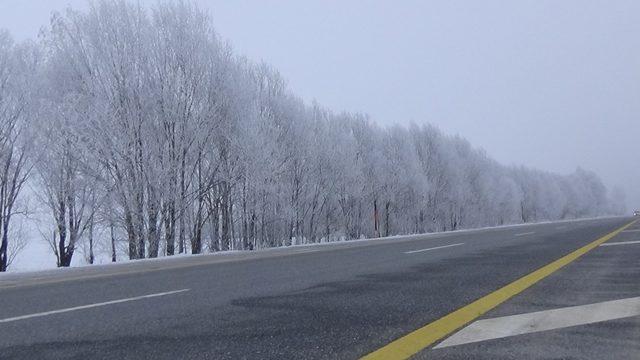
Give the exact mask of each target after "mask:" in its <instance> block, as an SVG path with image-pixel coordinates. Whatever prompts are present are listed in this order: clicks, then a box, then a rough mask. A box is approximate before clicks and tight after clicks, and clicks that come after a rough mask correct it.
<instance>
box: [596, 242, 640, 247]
mask: <svg viewBox="0 0 640 360" xmlns="http://www.w3.org/2000/svg"><path fill="white" fill-rule="evenodd" d="M631 244H640V241H620V242H606V243H604V244H600V246H616V245H631Z"/></svg>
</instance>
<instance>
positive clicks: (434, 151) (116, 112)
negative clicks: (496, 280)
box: [0, 0, 614, 271]
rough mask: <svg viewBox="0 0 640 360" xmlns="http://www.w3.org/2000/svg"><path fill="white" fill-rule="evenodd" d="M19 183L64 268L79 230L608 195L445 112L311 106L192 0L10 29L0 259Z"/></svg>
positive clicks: (2, 69)
mask: <svg viewBox="0 0 640 360" xmlns="http://www.w3.org/2000/svg"><path fill="white" fill-rule="evenodd" d="M25 184H29V185H31V186H30V191H28V193H27V191H23V192H22V197H25V198H26V197H31V198H35V199H37V200H38V201H39V203H41V204H42V205H44V206H45V208H46V209H47V213H48V214H49V216H50V220H51V223H50V224H51V225H52V227H51V226H50V227H51V228H52V229H53V230H51V231H44V232H43V234H44V235H45V237H46V238H47V239H48V240H49V241H50V242H51V244H52V250H53V251H54V253H55V254H56V257H57V259H58V265H59V266H69V264H70V263H71V259H72V257H73V255H74V251H75V250H76V249H77V248H79V246H80V244H81V243H82V244H84V246H86V247H87V248H88V252H87V254H85V255H87V259H88V261H89V262H93V261H94V243H97V244H100V245H101V248H106V249H108V252H109V255H110V256H111V258H112V260H113V261H115V260H116V257H117V256H118V254H120V253H123V252H124V253H126V254H127V255H128V257H129V258H130V259H139V258H145V257H157V256H161V255H174V254H175V253H184V252H190V253H193V254H197V253H200V252H203V251H205V250H207V251H224V250H230V249H255V248H264V247H273V246H281V245H290V244H301V243H313V242H326V241H336V240H343V239H354V238H360V237H374V236H387V235H393V234H405V233H421V232H432V231H447V230H455V229H460V228H471V227H478V226H488V225H500V224H508V223H520V222H533V221H539V220H554V219H568V218H578V217H586V216H595V215H601V214H606V213H611V212H612V211H614V204H612V202H611V201H610V200H609V199H608V196H607V190H606V189H605V187H604V186H603V185H602V183H601V181H600V180H599V179H598V177H597V176H596V175H594V174H593V173H590V172H587V171H584V170H578V171H576V172H575V173H574V174H571V175H569V176H560V175H556V174H551V173H546V172H542V171H537V170H531V169H527V168H523V167H518V168H516V167H505V166H502V165H500V164H498V163H496V162H495V161H493V160H492V159H490V158H489V157H488V156H487V155H486V154H485V153H484V152H483V151H481V150H477V149H474V148H472V147H471V146H470V144H469V143H468V142H467V141H466V140H464V139H462V138H460V137H451V136H447V135H444V134H442V133H441V132H440V131H439V130H438V129H437V128H435V127H433V126H426V125H425V126H418V125H413V126H411V127H410V128H405V127H399V126H396V127H390V128H381V127H378V126H376V125H375V124H373V123H372V122H371V121H369V119H368V118H367V117H366V116H365V115H361V114H349V113H340V114H336V113H333V112H331V111H329V110H327V109H326V108H323V107H321V106H320V105H318V104H315V103H314V104H311V105H307V104H305V103H303V101H302V100H301V99H300V98H298V97H296V96H295V95H294V94H292V93H291V92H290V91H288V90H287V87H286V84H285V81H284V80H283V79H282V78H281V77H280V75H279V74H278V73H277V72H276V71H275V70H274V69H272V68H270V67H269V66H267V65H265V64H254V63H252V62H250V61H248V60H246V59H244V58H242V57H239V56H237V55H234V54H233V52H232V51H231V49H230V47H229V46H228V45H227V44H225V43H224V42H223V41H221V40H220V39H219V38H218V37H217V35H216V33H215V32H214V30H213V29H212V27H211V22H210V20H209V18H208V17H207V15H206V14H205V13H203V12H202V11H201V10H199V9H198V8H196V7H195V6H193V5H192V4H190V3H187V2H182V1H176V2H161V3H159V4H157V5H155V6H152V7H151V8H143V7H141V6H140V5H139V4H135V3H130V2H127V1H116V0H114V1H106V0H105V1H97V2H95V3H94V4H93V5H92V6H91V7H90V9H89V10H88V11H86V12H77V11H74V10H67V11H66V12H65V13H64V14H55V15H54V16H53V17H52V21H51V24H50V26H48V27H47V28H46V29H44V30H43V32H42V36H41V39H40V41H39V42H38V43H27V44H14V43H13V42H12V41H11V39H10V36H9V35H8V34H7V33H2V34H1V35H0V234H1V235H2V248H0V271H4V270H6V266H7V264H8V262H9V254H10V253H11V252H10V251H8V248H9V245H8V244H9V243H10V242H11V239H10V235H11V226H10V223H11V220H12V216H14V215H15V214H17V213H20V212H21V211H23V210H24V209H21V206H20V202H19V199H20V196H18V195H19V194H21V192H20V190H23V188H24V187H25ZM122 245H124V248H123V249H121V248H120V247H121V246H122Z"/></svg>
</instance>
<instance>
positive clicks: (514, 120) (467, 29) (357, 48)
mask: <svg viewBox="0 0 640 360" xmlns="http://www.w3.org/2000/svg"><path fill="white" fill-rule="evenodd" d="M197 2H198V3H199V4H200V5H201V6H202V7H204V8H207V9H209V10H210V12H211V15H212V17H213V19H214V21H215V26H216V28H217V31H218V33H219V34H220V36H221V37H222V38H224V39H228V40H229V41H230V42H231V43H232V44H233V46H234V48H235V49H236V50H237V52H239V53H241V54H245V55H246V56H247V57H249V58H251V59H264V60H265V61H266V62H268V63H270V64H272V65H273V66H274V67H275V68H277V69H278V70H279V71H280V72H281V73H282V74H283V75H284V77H285V78H287V79H288V81H289V85H290V87H291V88H292V90H293V91H294V92H295V93H297V94H299V95H301V96H302V97H303V98H304V99H306V100H308V101H311V100H314V99H316V100H317V101H318V102H319V103H321V104H323V105H325V106H328V107H329V108H332V109H334V110H336V111H338V110H343V109H344V110H349V111H362V112H366V113H368V114H370V115H371V117H372V119H373V120H375V121H377V122H379V123H381V124H394V123H402V124H408V123H410V122H415V123H426V122H428V123H433V124H435V125H437V126H438V127H440V128H441V129H442V130H444V131H445V132H448V133H459V134H460V135H462V136H464V137H465V138H467V139H469V140H470V141H471V143H472V144H474V145H475V146H480V147H482V148H484V149H486V150H487V152H488V153H489V154H490V155H491V156H492V157H494V158H496V159H497V160H499V161H501V162H503V163H507V164H509V163H515V164H524V165H527V166H532V167H536V168H540V169H545V170H550V171H556V172H561V173H569V172H572V171H573V170H575V168H576V167H578V166H580V167H584V168H587V169H591V170H594V171H596V172H597V173H598V174H599V175H600V176H601V177H602V178H603V179H604V180H605V182H606V183H607V185H608V186H609V187H613V186H621V187H623V188H624V189H625V191H626V193H627V197H628V200H629V201H628V203H629V207H630V208H634V207H640V189H639V188H638V184H640V166H638V161H637V157H638V150H637V149H638V140H637V139H638V137H639V136H640V119H638V114H640V76H639V74H640V73H639V71H640V48H639V47H638V46H637V39H638V35H640V2H637V1H615V2H611V1H584V0H579V1H578V0H575V1H563V2H561V3H560V2H557V1H518V2H504V1H484V2H475V1H439V2H434V1H429V2H427V1H403V2H402V3H398V2H391V1H377V2H374V1H366V2H365V1H303V2H302V1H268V2H267V1H258V0H256V1H233V2H230V1H197ZM141 3H143V4H144V1H141ZM67 4H71V5H72V6H74V7H85V6H86V3H85V1H68V0H67V1H64V0H62V1H60V0H47V1H45V0H29V1H18V0H1V1H0V27H4V28H7V29H8V30H9V31H10V32H11V33H12V34H13V35H14V36H15V37H16V38H17V39H19V40H24V39H27V38H35V37H36V36H37V34H38V29H39V28H40V27H41V26H42V25H44V24H46V23H47V21H48V18H49V16H50V13H51V11H52V10H55V9H62V8H64V7H65V6H66V5H67Z"/></svg>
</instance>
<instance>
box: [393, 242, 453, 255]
mask: <svg viewBox="0 0 640 360" xmlns="http://www.w3.org/2000/svg"><path fill="white" fill-rule="evenodd" d="M460 245H464V243H459V244H451V245H444V246H436V247H432V248H428V249H419V250H412V251H405V254H415V253H419V252H425V251H431V250H438V249H444V248H448V247H453V246H460Z"/></svg>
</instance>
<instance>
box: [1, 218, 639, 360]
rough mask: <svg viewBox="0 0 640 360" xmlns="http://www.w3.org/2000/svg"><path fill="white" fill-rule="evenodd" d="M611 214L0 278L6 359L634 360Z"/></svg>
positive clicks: (632, 227) (635, 293)
mask: <svg viewBox="0 0 640 360" xmlns="http://www.w3.org/2000/svg"><path fill="white" fill-rule="evenodd" d="M633 221H634V219H633V218H611V219H597V220H585V221H574V222H560V223H548V224H536V225H524V226H513V227H502V228H494V229H482V230H475V231H462V232H454V233H445V234H432V235H416V236H409V237H398V238H390V239H379V240H372V241H355V242H348V243H339V244H331V245H321V246H304V247H302V246H301V247H290V248H286V249H271V250H264V251H253V252H242V253H231V254H224V255H208V256H193V257H176V258H173V259H165V260H161V261H140V262H132V263H124V264H119V265H107V266H94V267H87V268H77V269H64V270H62V271H49V272H36V273H27V274H10V273H9V274H2V275H0V359H30V360H33V359H88V358H92V359H93V358H95V359H146V358H148V359H357V358H360V357H365V356H366V357H367V358H369V359H376V358H381V359H385V358H386V359H395V358H406V357H409V356H413V357H415V358H418V359H468V358H474V359H540V358H579V359H583V358H584V359H602V358H615V359H637V358H638V354H640V341H638V339H639V338H640V316H638V315H640V260H639V259H640V222H639V223H633Z"/></svg>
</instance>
